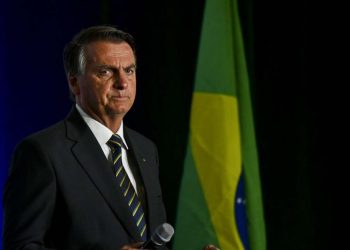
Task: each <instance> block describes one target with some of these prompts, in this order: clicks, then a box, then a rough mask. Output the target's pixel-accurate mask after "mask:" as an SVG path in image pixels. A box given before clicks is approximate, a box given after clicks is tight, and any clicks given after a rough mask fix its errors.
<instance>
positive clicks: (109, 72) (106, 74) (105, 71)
mask: <svg viewBox="0 0 350 250" xmlns="http://www.w3.org/2000/svg"><path fill="white" fill-rule="evenodd" d="M98 75H99V76H102V77H110V76H112V75H113V71H112V70H110V69H105V68H103V69H100V70H99V71H98Z"/></svg>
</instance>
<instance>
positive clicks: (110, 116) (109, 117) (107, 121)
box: [78, 104, 124, 133]
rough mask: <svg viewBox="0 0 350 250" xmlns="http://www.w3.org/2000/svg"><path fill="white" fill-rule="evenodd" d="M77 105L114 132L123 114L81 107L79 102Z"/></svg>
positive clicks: (120, 122) (118, 126)
mask: <svg viewBox="0 0 350 250" xmlns="http://www.w3.org/2000/svg"><path fill="white" fill-rule="evenodd" d="M78 105H79V107H80V108H81V109H82V110H83V111H84V112H85V113H86V114H87V115H89V116H90V117H91V118H93V119H94V120H96V121H98V122H99V123H101V124H103V125H104V126H106V127H107V128H109V129H110V130H111V131H112V132H113V133H116V132H117V131H118V130H119V128H120V126H121V124H122V121H123V117H124V115H122V114H115V113H107V112H105V113H103V112H94V110H92V109H89V108H87V107H82V106H81V105H80V104H78Z"/></svg>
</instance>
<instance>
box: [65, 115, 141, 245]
mask: <svg viewBox="0 0 350 250" xmlns="http://www.w3.org/2000/svg"><path fill="white" fill-rule="evenodd" d="M66 124H67V136H68V137H69V138H70V139H72V140H74V141H76V144H75V145H74V146H73V147H72V153H73V155H74V156H75V158H76V159H77V161H78V162H79V163H80V165H81V167H82V168H83V169H84V170H85V172H86V174H87V175H88V176H89V178H90V180H91V182H92V183H93V184H94V185H95V186H96V188H97V189H98V190H99V192H100V193H101V195H102V196H103V198H104V200H105V201H106V203H107V204H108V205H109V207H110V208H111V209H112V211H113V212H114V214H115V215H116V217H117V218H118V219H119V220H120V222H121V223H122V224H123V225H124V228H125V229H126V230H127V231H128V232H129V234H130V235H131V236H132V237H133V238H134V240H135V241H141V238H140V235H139V232H138V229H137V227H136V225H135V223H134V221H133V219H132V217H131V214H130V212H129V208H128V206H127V204H126V202H124V197H123V195H122V193H121V190H120V188H119V187H118V184H117V182H116V180H115V177H114V173H113V170H112V166H111V163H110V162H109V161H108V160H107V159H106V157H105V155H104V153H103V151H102V149H101V147H100V145H99V143H98V142H97V140H96V138H95V137H94V135H93V133H92V132H91V130H90V129H89V127H88V126H87V125H86V123H85V122H84V120H83V119H82V118H81V116H80V114H79V113H78V111H77V110H76V109H75V108H74V109H73V111H72V112H71V113H70V115H69V116H68V118H67V120H66Z"/></svg>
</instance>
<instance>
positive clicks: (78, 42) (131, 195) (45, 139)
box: [3, 26, 166, 250]
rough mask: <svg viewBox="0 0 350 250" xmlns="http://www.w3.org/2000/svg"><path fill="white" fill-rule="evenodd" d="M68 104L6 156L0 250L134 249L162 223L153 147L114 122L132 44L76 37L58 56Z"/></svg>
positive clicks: (129, 81) (90, 33) (116, 34)
mask: <svg viewBox="0 0 350 250" xmlns="http://www.w3.org/2000/svg"><path fill="white" fill-rule="evenodd" d="M64 66H65V71H66V74H67V78H68V82H69V88H70V90H71V94H72V96H73V98H74V100H75V103H76V104H75V105H74V107H73V109H72V111H71V112H70V114H69V115H68V117H67V118H66V119H65V120H63V121H61V122H59V123H57V124H55V125H54V126H52V127H50V128H47V129H45V130H43V131H40V132H39V133H36V134H34V135H31V136H29V137H28V138H26V139H24V140H23V141H22V142H21V143H20V144H19V145H18V147H17V148H16V151H15V153H14V157H13V161H12V164H11V168H10V176H9V178H8V181H7V184H6V186H5V193H4V210H5V224H4V242H3V244H4V249H5V250H7V249H9V250H10V249H11V250H13V249H33V250H34V249H84V250H87V249H103V250H106V249H107V250H108V249H111V250H112V249H113V250H117V249H124V250H125V249H137V248H139V247H140V244H141V243H140V242H142V241H145V240H147V239H148V238H149V237H150V234H151V233H152V232H153V231H154V230H155V228H156V227H157V226H158V225H160V224H162V223H164V222H165V221H166V214H165V209H164V205H163V201H162V194H161V188H160V184H159V180H158V171H159V170H158V155H157V149H156V147H155V145H154V144H153V143H152V142H151V141H150V140H148V139H147V138H145V137H143V136H142V135H140V134H139V133H137V132H135V131H133V130H131V129H129V128H127V127H126V126H125V125H124V124H123V118H124V116H125V115H126V114H127V112H128V111H129V110H130V108H131V107H132V105H133V103H134V99H135V94H136V57H135V45H134V41H133V38H132V37H131V36H130V35H129V34H127V33H125V32H123V31H120V30H117V29H116V28H114V27H110V26H95V27H90V28H87V29H85V30H82V31H81V32H80V33H79V34H78V35H76V36H75V37H74V38H73V40H72V41H71V42H70V43H69V44H68V45H67V46H66V48H65V50H64Z"/></svg>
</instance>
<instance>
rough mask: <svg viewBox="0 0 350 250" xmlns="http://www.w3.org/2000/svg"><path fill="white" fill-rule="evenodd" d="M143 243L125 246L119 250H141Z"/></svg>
mask: <svg viewBox="0 0 350 250" xmlns="http://www.w3.org/2000/svg"><path fill="white" fill-rule="evenodd" d="M142 244H143V242H137V243H133V244H130V245H124V246H122V247H121V248H120V249H119V250H140V247H141V246H142Z"/></svg>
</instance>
